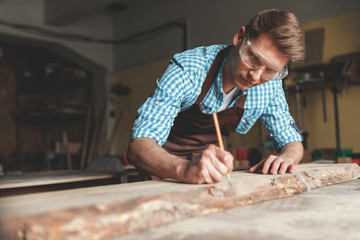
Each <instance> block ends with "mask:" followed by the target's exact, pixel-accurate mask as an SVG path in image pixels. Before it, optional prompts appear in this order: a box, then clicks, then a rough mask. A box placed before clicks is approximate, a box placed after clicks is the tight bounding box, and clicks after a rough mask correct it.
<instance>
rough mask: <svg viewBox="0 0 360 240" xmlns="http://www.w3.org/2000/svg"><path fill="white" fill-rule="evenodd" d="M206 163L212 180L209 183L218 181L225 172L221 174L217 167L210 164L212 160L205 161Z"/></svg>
mask: <svg viewBox="0 0 360 240" xmlns="http://www.w3.org/2000/svg"><path fill="white" fill-rule="evenodd" d="M206 165H207V169H208V172H209V175H210V178H211V181H212V182H211V183H215V182H220V181H221V180H222V179H223V178H224V176H225V173H224V174H222V173H221V172H219V171H218V169H217V168H216V167H215V166H214V165H213V164H212V162H206Z"/></svg>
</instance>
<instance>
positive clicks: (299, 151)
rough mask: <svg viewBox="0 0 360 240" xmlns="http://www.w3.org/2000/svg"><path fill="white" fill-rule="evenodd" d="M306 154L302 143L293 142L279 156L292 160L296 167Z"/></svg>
mask: <svg viewBox="0 0 360 240" xmlns="http://www.w3.org/2000/svg"><path fill="white" fill-rule="evenodd" d="M303 154H304V148H303V145H302V143H301V142H291V143H288V144H286V145H285V146H284V147H283V148H282V149H281V151H280V154H279V156H281V157H283V158H290V159H292V160H293V163H294V165H296V164H298V163H299V162H300V160H301V159H302V157H303Z"/></svg>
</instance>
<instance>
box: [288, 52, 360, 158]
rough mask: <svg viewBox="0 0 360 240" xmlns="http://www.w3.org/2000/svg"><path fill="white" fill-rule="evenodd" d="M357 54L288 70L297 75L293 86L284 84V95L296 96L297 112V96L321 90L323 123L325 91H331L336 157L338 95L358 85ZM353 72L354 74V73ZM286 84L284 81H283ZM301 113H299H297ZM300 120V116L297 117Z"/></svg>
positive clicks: (338, 149)
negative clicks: (293, 94)
mask: <svg viewBox="0 0 360 240" xmlns="http://www.w3.org/2000/svg"><path fill="white" fill-rule="evenodd" d="M359 62H360V58H359V54H351V55H345V56H341V57H337V58H334V59H333V61H332V62H331V63H328V64H316V65H310V66H304V67H296V68H290V73H292V74H294V73H295V74H294V75H297V76H298V77H295V78H294V79H293V80H295V84H294V85H292V86H287V85H286V84H284V90H285V92H286V93H289V92H292V93H296V94H297V96H296V97H297V104H298V111H299V104H300V99H299V97H298V96H299V94H300V93H304V92H308V91H312V90H319V89H320V90H321V94H322V108H323V118H324V122H326V121H327V113H326V105H325V104H326V101H325V89H329V88H330V89H331V92H332V95H333V102H334V119H335V136H336V155H337V156H340V155H341V141H340V127H339V107H338V93H340V92H341V91H342V90H343V89H344V88H345V89H346V91H348V90H349V87H350V85H351V84H359V83H360V81H359V79H358V78H359V77H358V76H359V72H358V71H360V68H359V67H360V64H359ZM354 69H355V70H354ZM354 71H355V72H354ZM296 80H297V81H296ZM285 83H286V81H285ZM299 112H301V111H299ZM299 118H301V115H300V116H299ZM300 121H301V120H300Z"/></svg>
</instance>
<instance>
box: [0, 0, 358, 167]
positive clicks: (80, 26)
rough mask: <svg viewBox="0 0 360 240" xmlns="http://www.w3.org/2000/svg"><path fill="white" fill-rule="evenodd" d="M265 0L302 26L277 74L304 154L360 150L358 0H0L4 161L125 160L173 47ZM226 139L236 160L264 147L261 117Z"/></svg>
mask: <svg viewBox="0 0 360 240" xmlns="http://www.w3.org/2000/svg"><path fill="white" fill-rule="evenodd" d="M268 8H279V9H281V10H285V11H291V12H293V13H294V14H295V15H296V16H297V17H298V19H299V20H300V22H301V23H302V25H303V28H304V30H305V31H306V39H307V41H306V44H307V58H306V60H305V62H304V64H302V65H296V66H292V67H291V70H290V75H289V77H288V78H287V79H286V80H285V82H284V83H285V84H284V89H285V92H286V95H287V98H288V102H289V108H290V112H291V114H292V115H293V117H294V119H295V121H296V123H297V125H298V126H299V127H300V128H301V130H302V131H303V134H304V138H305V142H304V144H305V147H306V154H305V156H304V159H303V162H308V161H315V160H333V161H344V162H351V161H353V162H356V161H359V158H360V156H359V153H360V144H359V140H358V139H359V136H360V121H359V120H358V119H360V110H359V106H358V105H357V104H358V103H360V77H359V75H360V57H359V54H360V23H359V20H360V2H359V1H358V0H343V1H337V0H331V1H330V0H318V1H310V0H303V1H285V0H273V1H267V0H259V1H250V0H244V1H236V0H222V1H219V0H218V1H216V0H197V1H190V0H182V1H175V0H131V1H130V0H118V1H117V0H102V1H96V0H77V1H68V0H66V1H65V0H32V1H28V0H0V133H1V134H0V154H1V155H0V160H1V164H2V168H3V171H5V172H6V171H21V172H31V171H43V170H58V169H85V168H88V167H89V166H90V165H91V163H92V162H93V161H94V159H106V157H114V158H116V159H119V160H120V161H121V162H122V164H126V156H125V152H126V148H127V144H128V140H129V136H130V133H131V128H132V125H133V122H134V119H135V115H136V111H137V109H138V108H139V107H140V105H141V104H142V103H143V102H144V101H145V99H146V98H147V97H148V96H149V95H150V94H151V93H152V91H153V89H154V86H155V81H156V79H157V78H158V77H160V76H161V74H162V73H163V71H164V70H165V68H166V67H167V64H168V62H169V59H170V58H171V57H172V56H173V54H174V53H177V52H181V51H183V50H186V49H191V48H195V47H199V46H205V45H211V44H229V43H231V40H232V38H233V36H234V34H235V33H236V31H237V30H238V28H239V27H240V26H242V25H246V23H247V21H248V20H249V18H250V17H251V16H253V15H254V14H255V13H257V12H258V11H261V10H264V9H268ZM227 149H228V150H230V151H232V152H234V154H235V156H236V158H237V159H238V160H248V159H249V158H250V157H255V158H256V153H261V154H262V156H263V155H266V154H269V153H271V152H273V146H272V145H271V142H269V137H268V135H267V133H266V130H265V129H264V127H262V125H261V124H260V123H257V124H256V125H255V126H254V128H253V129H252V130H251V131H250V132H249V133H248V134H247V135H239V134H234V135H232V136H231V139H230V141H228V142H227Z"/></svg>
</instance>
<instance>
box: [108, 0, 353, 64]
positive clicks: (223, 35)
mask: <svg viewBox="0 0 360 240" xmlns="http://www.w3.org/2000/svg"><path fill="white" fill-rule="evenodd" d="M126 3H127V4H128V10H127V11H126V12H124V13H122V14H121V15H119V17H118V18H116V19H115V21H114V37H115V38H119V39H122V38H125V37H128V36H131V35H133V34H136V33H139V32H143V31H146V30H149V29H152V28H154V27H157V26H159V25H161V24H164V23H165V22H168V21H175V20H176V21H183V22H186V24H187V26H188V28H187V32H188V48H194V47H198V46H203V45H210V44H215V43H220V44H224V43H230V42H231V40H232V38H233V36H234V34H235V33H236V31H237V30H238V28H239V27H240V26H241V25H245V24H246V23H247V22H248V20H249V18H250V17H252V16H253V15H254V14H255V13H257V12H258V11H261V10H264V9H269V8H279V9H281V10H285V11H291V12H293V13H294V14H295V15H296V16H297V17H298V18H299V20H300V22H302V23H307V22H312V21H315V20H318V19H324V18H327V17H331V16H338V15H341V14H344V13H347V12H352V11H356V10H360V2H359V1H358V0H342V1H338V0H317V1H313V0H302V1H289V0H272V1H267V0H259V1H252V0H242V1H239V0H222V1H219V0H196V1H193V0H182V1H176V0H151V1H148V0H136V1H134V0H129V1H126ZM134 4H136V6H134ZM181 39H182V32H181V30H180V29H178V28H173V29H171V30H169V31H168V32H166V33H164V34H162V35H160V36H158V37H157V38H155V39H151V40H148V41H145V42H141V43H138V44H127V45H118V46H115V48H114V69H115V70H122V69H126V68H129V67H134V66H137V65H141V64H144V63H147V62H150V61H156V60H161V59H164V58H170V57H171V56H172V55H173V54H174V53H175V52H179V51H182V50H183V49H182V42H181Z"/></svg>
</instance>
